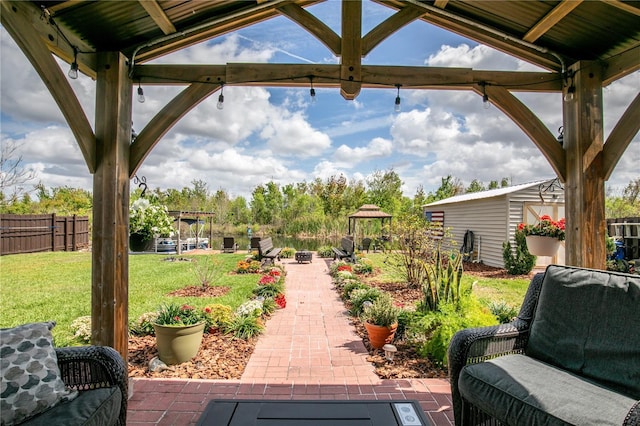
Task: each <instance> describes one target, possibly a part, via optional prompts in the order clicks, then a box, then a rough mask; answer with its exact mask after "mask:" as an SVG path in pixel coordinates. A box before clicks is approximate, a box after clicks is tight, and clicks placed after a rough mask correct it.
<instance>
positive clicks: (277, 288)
mask: <svg viewBox="0 0 640 426" xmlns="http://www.w3.org/2000/svg"><path fill="white" fill-rule="evenodd" d="M280 293H284V283H283V282H282V280H281V281H278V282H274V283H272V284H265V285H259V286H258V287H256V288H254V289H253V294H255V295H256V296H258V297H264V298H265V299H266V298H267V297H276V296H277V295H278V294H280Z"/></svg>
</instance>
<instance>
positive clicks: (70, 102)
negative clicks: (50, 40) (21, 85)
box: [0, 2, 96, 173]
mask: <svg viewBox="0 0 640 426" xmlns="http://www.w3.org/2000/svg"><path fill="white" fill-rule="evenodd" d="M0 7H1V9H0V11H1V13H0V18H1V19H2V26H3V27H4V28H5V29H6V30H7V32H9V34H10V35H11V37H12V38H13V39H14V40H15V42H16V43H17V44H18V46H19V47H20V49H21V50H22V51H23V52H24V54H25V55H26V57H27V58H28V59H29V61H30V62H31V65H33V68H34V69H35V70H36V72H37V73H38V75H39V76H40V78H41V79H42V81H43V83H44V84H45V86H47V89H49V92H50V93H51V96H52V97H53V99H54V100H55V102H56V104H58V107H59V108H60V111H61V112H62V115H63V116H64V118H65V119H66V121H67V123H68V124H69V127H70V128H71V132H72V133H73V135H74V136H75V138H76V141H77V142H78V145H79V147H80V151H81V152H82V155H83V156H84V160H85V162H86V164H87V167H88V168H89V172H91V173H95V171H96V137H95V134H94V133H93V129H92V128H91V124H90V123H89V120H88V119H87V116H86V114H85V112H84V110H83V109H82V106H81V105H80V101H79V100H78V98H77V97H76V94H75V92H74V91H73V89H72V88H71V85H70V84H69V81H68V79H67V76H66V75H65V73H63V72H62V70H61V69H60V67H59V66H58V63H57V62H56V61H55V59H54V58H53V55H52V54H51V52H50V51H49V49H48V47H47V45H46V44H45V43H44V42H43V41H42V39H41V38H40V34H39V32H37V31H33V27H32V25H31V23H30V22H29V21H30V20H29V13H28V11H27V10H26V9H27V8H29V7H30V5H29V4H28V3H26V2H19V4H12V3H9V2H1V3H0Z"/></svg>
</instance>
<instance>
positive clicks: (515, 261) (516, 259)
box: [502, 231, 536, 275]
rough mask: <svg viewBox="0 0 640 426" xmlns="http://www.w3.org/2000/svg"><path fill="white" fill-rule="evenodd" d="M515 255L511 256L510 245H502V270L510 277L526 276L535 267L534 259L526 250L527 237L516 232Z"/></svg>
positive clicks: (507, 242)
mask: <svg viewBox="0 0 640 426" xmlns="http://www.w3.org/2000/svg"><path fill="white" fill-rule="evenodd" d="M515 239H516V254H515V256H514V255H513V250H512V249H511V243H510V242H509V241H505V242H504V243H502V259H503V260H504V268H505V269H506V270H507V272H509V273H510V274H511V275H526V274H528V273H529V272H531V270H532V269H533V267H534V266H536V257H535V256H534V255H532V254H530V253H529V250H528V249H527V237H526V236H525V235H524V232H522V231H516V235H515Z"/></svg>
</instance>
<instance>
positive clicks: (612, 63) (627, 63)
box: [602, 44, 640, 86]
mask: <svg viewBox="0 0 640 426" xmlns="http://www.w3.org/2000/svg"><path fill="white" fill-rule="evenodd" d="M639 69H640V44H638V45H636V46H635V47H633V48H631V49H629V50H627V51H626V52H624V53H622V54H620V55H616V56H614V57H612V58H609V60H607V61H606V64H605V67H604V71H603V74H602V84H603V85H604V86H607V85H609V84H611V83H613V82H614V81H616V80H618V79H620V78H622V77H624V76H626V75H629V74H631V73H632V72H635V71H638V70H639Z"/></svg>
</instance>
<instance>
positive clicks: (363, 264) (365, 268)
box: [353, 257, 373, 275]
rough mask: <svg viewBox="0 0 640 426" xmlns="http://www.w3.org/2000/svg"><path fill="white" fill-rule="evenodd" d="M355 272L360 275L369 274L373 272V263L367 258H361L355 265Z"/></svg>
mask: <svg viewBox="0 0 640 426" xmlns="http://www.w3.org/2000/svg"><path fill="white" fill-rule="evenodd" d="M353 272H355V273H356V274H360V275H367V274H370V273H372V272H373V263H371V261H370V260H369V259H367V258H364V257H363V258H360V259H358V261H357V262H356V263H355V264H354V265H353Z"/></svg>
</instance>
